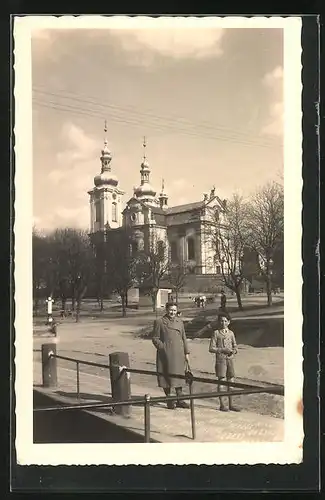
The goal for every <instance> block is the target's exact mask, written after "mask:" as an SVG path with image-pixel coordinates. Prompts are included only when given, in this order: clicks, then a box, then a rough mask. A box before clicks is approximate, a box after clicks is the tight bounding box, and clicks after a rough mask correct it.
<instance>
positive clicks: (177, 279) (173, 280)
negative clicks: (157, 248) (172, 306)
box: [168, 264, 186, 304]
mask: <svg viewBox="0 0 325 500" xmlns="http://www.w3.org/2000/svg"><path fill="white" fill-rule="evenodd" d="M168 281H169V283H170V285H171V288H172V290H173V291H174V292H175V296H176V304H178V295H179V292H180V290H181V289H182V288H183V287H184V286H185V284H186V269H185V268H184V266H182V265H180V264H170V265H169V269H168Z"/></svg>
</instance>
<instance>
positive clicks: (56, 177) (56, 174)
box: [48, 169, 66, 184]
mask: <svg viewBox="0 0 325 500" xmlns="http://www.w3.org/2000/svg"><path fill="white" fill-rule="evenodd" d="M65 177H66V172H64V171H62V170H58V169H54V170H51V172H50V173H49V174H48V179H49V181H51V183H53V184H58V183H59V182H60V181H61V180H62V179H64V178H65Z"/></svg>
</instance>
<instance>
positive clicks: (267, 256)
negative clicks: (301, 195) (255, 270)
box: [248, 182, 284, 306]
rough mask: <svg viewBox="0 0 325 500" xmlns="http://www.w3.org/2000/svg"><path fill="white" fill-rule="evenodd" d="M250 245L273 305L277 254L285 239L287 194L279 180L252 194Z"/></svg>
mask: <svg viewBox="0 0 325 500" xmlns="http://www.w3.org/2000/svg"><path fill="white" fill-rule="evenodd" d="M248 227H249V246H250V247H251V248H252V250H253V251H255V252H256V254H257V256H258V259H257V262H258V267H259V271H260V274H261V276H262V277H263V279H264V281H265V283H266V293H267V304H268V306H271V305H272V274H273V264H274V256H275V255H276V253H277V252H278V251H279V249H281V246H283V241H284V193H283V187H282V186H281V185H280V184H279V183H276V182H273V183H268V184H266V185H265V186H264V187H262V188H261V189H259V190H258V191H257V192H256V193H255V195H254V196H253V197H252V199H251V201H250V203H249V210H248Z"/></svg>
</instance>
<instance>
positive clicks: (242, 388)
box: [34, 353, 284, 443]
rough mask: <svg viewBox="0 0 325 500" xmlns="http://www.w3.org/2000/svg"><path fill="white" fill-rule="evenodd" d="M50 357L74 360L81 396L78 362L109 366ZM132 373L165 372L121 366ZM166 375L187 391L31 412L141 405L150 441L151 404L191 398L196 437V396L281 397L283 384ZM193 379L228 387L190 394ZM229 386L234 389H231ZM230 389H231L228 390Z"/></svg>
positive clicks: (57, 356) (107, 366) (152, 373)
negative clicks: (257, 395)
mask: <svg viewBox="0 0 325 500" xmlns="http://www.w3.org/2000/svg"><path fill="white" fill-rule="evenodd" d="M49 357H53V358H57V359H62V360H66V361H71V362H74V363H76V370H77V398H78V399H80V373H79V372H80V364H83V365H88V366H95V367H98V368H104V369H109V368H110V367H111V365H105V364H102V363H96V362H92V361H85V360H81V359H76V358H70V357H67V356H61V355H58V354H54V353H50V354H49ZM125 372H128V373H135V374H142V375H151V376H152V375H154V376H157V375H163V376H164V375H165V374H164V373H163V372H157V371H153V370H141V369H137V368H129V367H122V369H121V370H120V376H121V375H122V373H125ZM169 377H172V378H179V379H182V380H186V381H187V382H188V386H189V394H179V395H176V396H155V397H151V396H150V394H146V395H145V396H144V397H143V398H141V397H137V398H130V399H128V400H126V401H111V402H109V403H90V404H88V403H86V404H77V405H66V406H54V407H53V406H51V407H43V408H34V412H46V411H66V410H67V411H69V410H92V409H109V408H112V409H114V407H117V406H139V405H141V406H143V407H144V441H145V442H146V443H149V442H150V441H151V439H150V406H151V405H153V404H157V403H167V402H168V401H173V402H174V401H175V399H176V400H177V401H185V400H187V401H190V414H191V430H192V439H193V440H195V438H196V422H195V406H194V401H195V400H196V399H211V398H218V397H227V396H241V395H249V394H260V393H267V394H275V395H279V396H284V386H282V385H275V384H274V385H273V386H271V384H270V385H269V387H266V386H264V387H262V386H256V385H251V384H244V383H241V382H230V381H227V380H218V379H211V378H207V377H195V376H193V375H191V377H190V378H189V377H188V375H185V374H184V375H180V374H169ZM193 382H201V383H209V384H215V385H218V386H226V387H228V390H226V391H220V390H219V391H215V392H199V393H193V392H192V390H193ZM231 388H235V390H234V389H231ZM229 389H230V390H229Z"/></svg>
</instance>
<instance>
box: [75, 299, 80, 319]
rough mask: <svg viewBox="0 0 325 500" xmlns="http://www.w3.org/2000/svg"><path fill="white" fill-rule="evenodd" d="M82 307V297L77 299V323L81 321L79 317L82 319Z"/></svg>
mask: <svg viewBox="0 0 325 500" xmlns="http://www.w3.org/2000/svg"><path fill="white" fill-rule="evenodd" d="M80 308H81V299H80V300H77V310H76V323H79V319H80Z"/></svg>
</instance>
